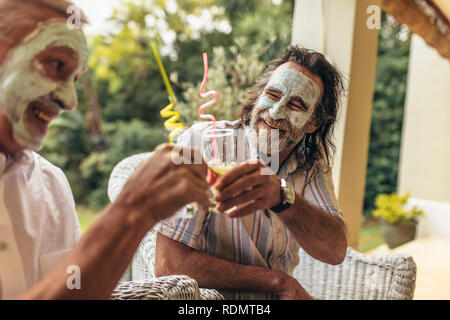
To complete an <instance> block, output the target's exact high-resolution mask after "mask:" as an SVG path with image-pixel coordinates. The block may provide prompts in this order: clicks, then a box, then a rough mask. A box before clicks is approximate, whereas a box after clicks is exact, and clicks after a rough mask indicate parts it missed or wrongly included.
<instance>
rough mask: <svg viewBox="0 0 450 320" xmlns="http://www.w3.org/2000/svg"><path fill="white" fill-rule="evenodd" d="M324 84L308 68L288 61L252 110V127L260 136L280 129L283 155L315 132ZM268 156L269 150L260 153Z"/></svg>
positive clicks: (276, 71) (280, 149)
mask: <svg viewBox="0 0 450 320" xmlns="http://www.w3.org/2000/svg"><path fill="white" fill-rule="evenodd" d="M322 91H323V89H322V81H321V80H320V78H319V77H317V76H314V75H312V74H311V73H310V72H308V70H306V69H305V68H303V67H301V66H299V65H297V64H295V63H293V62H286V63H284V64H282V65H281V66H279V67H278V68H277V69H275V71H274V72H273V74H272V76H271V77H270V79H269V82H268V83H267V85H266V87H265V88H264V90H263V92H262V93H261V95H260V97H259V99H258V101H257V103H256V105H255V107H254V108H253V111H252V116H251V120H250V127H251V128H252V129H255V130H256V132H258V133H259V134H260V133H261V132H260V130H267V132H268V134H267V137H268V147H269V150H270V143H271V142H270V132H271V131H272V130H277V129H278V130H279V146H278V148H276V149H277V151H279V152H282V151H284V150H287V149H289V148H291V147H294V146H295V145H296V144H297V143H299V142H300V141H301V140H302V139H303V137H304V136H305V133H307V132H313V131H314V130H315V129H316V128H315V127H314V125H312V121H311V120H312V118H313V115H314V110H315V106H316V104H317V103H318V102H319V99H320V97H321V93H322ZM260 151H261V152H263V153H266V152H265V150H260Z"/></svg>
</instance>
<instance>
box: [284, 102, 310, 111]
mask: <svg viewBox="0 0 450 320" xmlns="http://www.w3.org/2000/svg"><path fill="white" fill-rule="evenodd" d="M288 105H289V107H290V108H291V109H292V110H295V111H306V108H305V107H303V106H302V105H300V104H298V103H295V102H289V103H288Z"/></svg>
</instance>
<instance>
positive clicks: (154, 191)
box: [114, 145, 209, 223]
mask: <svg viewBox="0 0 450 320" xmlns="http://www.w3.org/2000/svg"><path fill="white" fill-rule="evenodd" d="M196 152H198V151H196V150H194V149H191V148H180V147H177V148H174V147H172V146H168V145H161V146H159V147H158V148H156V149H155V153H154V155H153V156H152V157H151V158H150V159H149V160H147V161H145V162H143V163H142V164H141V165H140V166H139V168H138V169H137V170H136V172H135V173H134V174H133V175H132V176H131V178H130V179H129V180H128V182H127V184H126V185H125V187H124V189H123V190H122V192H121V193H120V195H119V197H118V198H117V200H116V201H115V203H114V204H115V205H118V206H125V207H127V209H129V210H133V211H141V212H142V213H143V214H145V215H146V217H148V219H149V223H155V222H157V221H160V220H162V219H165V218H167V217H169V216H171V215H172V214H173V213H175V212H176V211H177V210H178V209H180V208H182V207H183V206H185V205H186V204H189V203H191V202H196V203H197V204H198V205H199V206H200V207H201V208H202V209H204V210H207V209H208V206H209V200H208V195H207V190H208V185H207V183H206V175H207V166H206V164H205V163H204V162H203V161H202V163H201V164H192V163H194V158H195V153H196ZM197 156H198V155H197ZM197 158H198V157H197ZM189 163H191V164H189Z"/></svg>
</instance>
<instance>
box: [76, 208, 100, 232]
mask: <svg viewBox="0 0 450 320" xmlns="http://www.w3.org/2000/svg"><path fill="white" fill-rule="evenodd" d="M77 214H78V220H79V221H80V226H81V232H82V233H84V232H85V231H86V230H87V229H88V228H89V227H90V226H91V224H92V223H93V222H94V221H95V219H96V218H97V217H98V211H95V210H90V209H86V208H84V207H82V206H78V207H77Z"/></svg>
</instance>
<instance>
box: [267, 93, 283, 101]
mask: <svg viewBox="0 0 450 320" xmlns="http://www.w3.org/2000/svg"><path fill="white" fill-rule="evenodd" d="M266 95H268V96H269V98H271V99H272V100H275V101H278V100H280V95H279V94H277V93H274V92H272V91H266Z"/></svg>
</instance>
